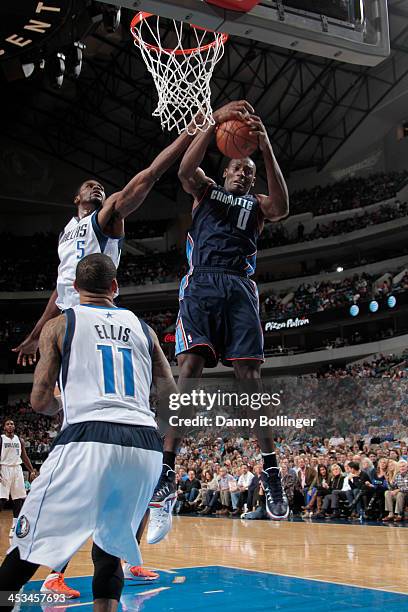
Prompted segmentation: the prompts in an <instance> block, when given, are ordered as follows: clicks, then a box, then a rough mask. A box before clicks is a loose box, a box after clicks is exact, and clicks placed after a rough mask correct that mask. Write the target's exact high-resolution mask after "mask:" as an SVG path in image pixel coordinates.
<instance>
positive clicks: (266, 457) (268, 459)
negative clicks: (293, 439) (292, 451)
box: [261, 452, 278, 470]
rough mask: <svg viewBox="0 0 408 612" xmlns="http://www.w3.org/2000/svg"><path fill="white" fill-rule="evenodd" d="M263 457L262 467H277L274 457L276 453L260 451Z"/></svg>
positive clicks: (266, 468)
mask: <svg viewBox="0 0 408 612" xmlns="http://www.w3.org/2000/svg"><path fill="white" fill-rule="evenodd" d="M261 454H262V459H263V469H264V470H268V469H269V468H273V467H278V461H277V459H276V453H275V452H272V453H261Z"/></svg>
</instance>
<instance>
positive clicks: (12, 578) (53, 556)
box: [0, 253, 177, 612]
mask: <svg viewBox="0 0 408 612" xmlns="http://www.w3.org/2000/svg"><path fill="white" fill-rule="evenodd" d="M75 288H76V290H77V291H78V292H79V296H80V304H79V305H77V306H74V307H73V308H69V309H67V310H66V311H65V313H64V314H63V315H61V316H58V317H56V318H54V319H53V320H52V321H49V322H48V323H47V324H46V325H45V326H44V328H43V330H42V332H41V336H40V360H39V362H38V365H37V367H36V370H35V373H34V383H33V389H32V393H31V404H32V407H33V409H34V410H35V411H36V412H39V413H40V414H43V415H50V416H52V415H55V414H57V413H58V412H59V411H60V410H61V409H62V410H63V415H64V421H63V426H62V429H61V432H60V434H59V435H58V436H57V438H56V439H55V442H54V445H53V448H52V450H51V452H50V454H49V456H48V458H47V459H46V461H45V462H44V464H43V466H42V469H41V472H40V475H39V477H38V478H37V479H36V480H35V481H34V483H33V486H32V489H31V492H30V495H29V496H28V498H27V500H26V502H25V505H24V507H23V509H22V511H21V513H20V515H19V517H18V521H17V523H16V528H15V535H14V538H13V541H12V544H11V547H10V549H9V551H8V553H7V556H6V558H5V560H4V561H3V564H2V566H1V568H0V591H2V592H3V595H5V599H4V601H8V599H7V595H9V594H10V593H12V592H18V591H19V590H20V588H21V587H22V586H23V585H24V584H25V583H26V582H28V580H30V579H31V577H32V576H33V575H34V573H35V571H36V570H37V568H38V566H39V564H42V565H48V566H49V567H55V568H56V569H57V570H58V569H60V568H61V567H63V566H64V564H65V563H66V562H67V560H68V559H70V558H71V557H72V555H74V554H75V552H76V551H77V550H78V549H79V548H80V547H81V546H82V545H83V544H84V543H85V542H86V541H87V539H88V538H89V537H92V538H93V548H92V559H93V562H94V578H93V583H92V589H93V596H94V600H95V601H94V610H96V611H97V612H104V611H106V612H108V611H109V612H114V611H115V610H116V609H117V607H118V602H119V600H120V596H121V592H122V588H123V582H124V576H123V570H122V566H121V561H120V559H121V558H125V559H128V560H129V562H130V563H132V564H133V565H140V562H141V559H140V551H139V547H138V544H137V541H136V538H135V537H134V534H135V532H136V529H137V527H138V525H139V524H140V522H141V520H142V518H143V515H144V514H145V511H146V507H147V506H148V503H149V500H150V499H151V497H152V494H153V491H154V488H155V485H156V483H157V481H158V479H159V476H160V473H161V470H162V460H163V457H162V442H161V438H160V435H159V433H158V431H157V425H156V422H155V419H154V416H153V413H152V411H151V410H150V399H149V396H150V388H151V385H152V384H155V385H157V386H158V387H159V390H160V388H163V387H165V388H167V390H169V391H170V392H174V391H176V390H177V387H176V385H175V383H174V379H173V376H172V373H171V369H170V366H169V364H168V362H167V360H166V358H165V357H164V354H163V351H162V349H161V347H160V344H159V341H158V339H157V336H156V334H155V333H154V332H153V331H152V330H151V329H150V328H149V327H148V326H147V325H146V324H145V323H144V322H143V321H141V320H140V319H138V318H137V317H136V316H135V315H134V314H133V313H132V312H130V311H129V310H126V309H124V308H117V307H116V306H114V304H113V298H114V295H115V294H116V292H117V288H118V285H117V281H116V267H115V265H114V264H113V262H112V260H111V259H110V258H109V257H107V256H106V255H103V254H101V253H98V254H93V255H89V256H87V257H85V258H83V259H82V260H81V261H80V262H79V264H78V266H77V270H76V279H75ZM57 378H58V379H59V385H60V388H61V398H60V399H58V398H56V397H55V396H54V389H55V384H56V381H57ZM136 389H137V391H136ZM135 391H136V392H135ZM84 492H86V493H85V494H84ZM12 608H13V605H10V606H9V607H3V608H2V609H10V610H11V609H12Z"/></svg>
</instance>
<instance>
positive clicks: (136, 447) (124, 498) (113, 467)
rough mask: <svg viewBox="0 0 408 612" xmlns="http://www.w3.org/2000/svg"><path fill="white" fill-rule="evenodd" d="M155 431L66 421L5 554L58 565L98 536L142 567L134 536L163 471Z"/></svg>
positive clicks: (104, 545)
mask: <svg viewBox="0 0 408 612" xmlns="http://www.w3.org/2000/svg"><path fill="white" fill-rule="evenodd" d="M162 458H163V457H162V442H161V439H160V436H159V434H158V432H157V430H156V429H154V428H153V427H142V426H132V425H130V426H129V425H121V424H117V423H105V422H97V421H95V422H86V423H77V424H73V425H69V426H68V427H66V428H65V429H64V430H62V431H61V433H60V434H59V435H58V436H57V438H56V440H55V444H54V447H53V449H52V451H51V453H50V454H49V456H48V458H47V460H46V461H45V462H44V464H43V466H42V468H41V471H40V475H39V476H38V478H36V479H35V480H34V482H33V485H32V488H31V491H30V494H29V495H28V497H27V499H26V501H25V503H24V506H23V508H22V510H21V513H20V516H19V518H18V521H17V524H16V529H15V534H14V538H13V541H12V544H11V547H10V548H9V551H8V552H11V551H12V550H13V549H14V548H18V549H19V552H20V558H21V559H25V560H26V561H30V562H32V563H39V564H41V565H46V566H48V567H52V568H53V569H55V570H57V571H58V570H60V569H61V568H62V567H63V566H64V565H65V563H66V562H67V561H68V560H69V559H70V558H71V557H72V556H73V555H74V553H75V552H76V551H77V550H78V549H79V548H80V547H81V546H82V545H83V544H84V543H85V542H86V541H87V539H88V538H89V537H92V538H93V541H94V542H95V544H97V545H98V546H99V547H100V548H102V550H104V551H105V552H107V553H109V554H111V555H114V556H116V557H120V558H122V559H126V561H128V562H129V563H131V564H132V565H141V563H142V559H141V555H140V551H139V546H138V544H137V541H136V538H135V534H136V531H137V529H138V527H139V524H140V521H141V520H142V518H143V515H144V513H145V512H146V509H147V506H148V504H149V501H150V498H151V496H152V494H153V491H154V488H155V486H156V484H157V482H158V480H159V477H160V473H161V469H162Z"/></svg>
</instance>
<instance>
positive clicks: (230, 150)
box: [216, 119, 258, 159]
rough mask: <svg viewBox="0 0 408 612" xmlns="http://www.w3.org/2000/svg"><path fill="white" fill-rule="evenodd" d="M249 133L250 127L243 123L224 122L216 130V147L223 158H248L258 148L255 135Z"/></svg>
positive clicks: (235, 121) (236, 121)
mask: <svg viewBox="0 0 408 612" xmlns="http://www.w3.org/2000/svg"><path fill="white" fill-rule="evenodd" d="M250 132H251V127H250V126H249V125H248V124H247V123H245V122H244V121H238V120H237V119H234V120H232V121H225V122H224V123H221V125H219V126H218V129H217V133H216V140H217V147H218V148H219V150H220V151H221V153H222V154H223V155H225V157H230V158H231V159H241V158H242V157H248V156H249V155H252V153H253V152H254V151H255V150H256V149H257V147H258V137H257V135H256V134H251V133H250Z"/></svg>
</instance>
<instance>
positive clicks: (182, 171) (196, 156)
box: [178, 100, 253, 200]
mask: <svg viewBox="0 0 408 612" xmlns="http://www.w3.org/2000/svg"><path fill="white" fill-rule="evenodd" d="M252 112H253V108H252V106H251V105H250V104H249V103H248V102H247V101H246V100H238V101H237V102H229V103H228V104H226V105H225V106H222V107H221V108H219V109H218V110H216V111H215V112H214V114H213V119H214V121H215V123H216V125H217V124H219V123H223V122H224V121H228V120H229V119H239V120H243V119H244V118H245V115H247V114H248V113H252ZM216 125H213V126H210V127H209V128H208V129H207V130H206V131H205V132H202V133H201V134H199V135H198V136H196V137H195V139H194V140H193V142H192V143H191V144H190V146H189V147H188V149H187V151H186V152H185V154H184V157H183V159H182V161H181V164H180V168H179V172H178V176H179V179H180V181H181V184H182V185H183V189H184V191H186V192H187V193H190V194H191V195H192V196H193V197H194V198H195V199H196V200H199V199H200V197H201V195H202V193H203V191H204V190H205V189H206V188H207V186H208V185H210V184H213V183H214V181H213V180H212V179H210V178H208V177H207V176H206V175H205V173H204V171H203V170H202V169H201V168H200V166H201V164H202V161H203V159H204V156H205V154H206V151H207V148H208V145H209V144H210V142H211V139H212V137H213V134H214V132H215V129H216Z"/></svg>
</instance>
